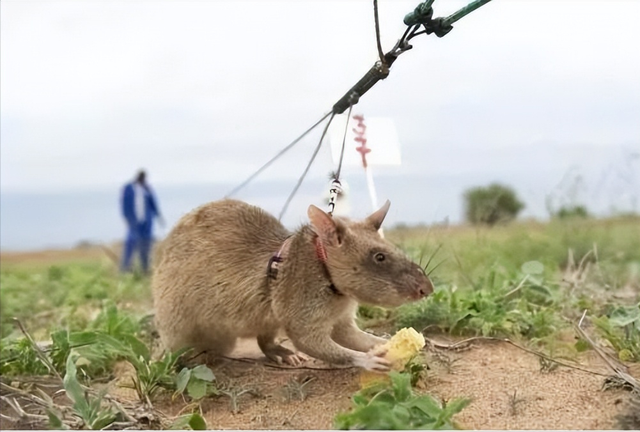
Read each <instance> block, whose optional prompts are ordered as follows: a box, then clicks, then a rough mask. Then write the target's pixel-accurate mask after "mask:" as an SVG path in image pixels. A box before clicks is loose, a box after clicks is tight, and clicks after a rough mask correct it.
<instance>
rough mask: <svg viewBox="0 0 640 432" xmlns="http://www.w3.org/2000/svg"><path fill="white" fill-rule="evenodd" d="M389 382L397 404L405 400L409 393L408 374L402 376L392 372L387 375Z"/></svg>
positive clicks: (409, 380) (409, 382)
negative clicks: (391, 384)
mask: <svg viewBox="0 0 640 432" xmlns="http://www.w3.org/2000/svg"><path fill="white" fill-rule="evenodd" d="M389 377H390V378H391V382H392V383H393V393H394V396H395V398H396V400H397V401H398V402H403V401H405V400H407V399H408V398H409V397H410V396H411V394H412V392H411V376H410V375H409V374H403V373H399V372H395V371H392V372H390V373H389Z"/></svg>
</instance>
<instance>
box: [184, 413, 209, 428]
mask: <svg viewBox="0 0 640 432" xmlns="http://www.w3.org/2000/svg"><path fill="white" fill-rule="evenodd" d="M188 424H189V426H190V427H191V429H193V430H206V429H207V422H206V421H204V418H202V416H201V415H200V414H198V413H193V414H191V418H190V419H189V423H188Z"/></svg>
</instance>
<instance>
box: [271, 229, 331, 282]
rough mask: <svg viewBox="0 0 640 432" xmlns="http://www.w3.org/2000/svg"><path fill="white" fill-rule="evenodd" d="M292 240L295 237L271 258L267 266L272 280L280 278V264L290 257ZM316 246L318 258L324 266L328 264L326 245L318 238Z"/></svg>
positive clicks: (289, 239) (283, 244)
mask: <svg viewBox="0 0 640 432" xmlns="http://www.w3.org/2000/svg"><path fill="white" fill-rule="evenodd" d="M291 239H293V236H291V237H287V239H286V240H285V241H284V242H283V243H282V246H280V249H279V250H278V252H276V253H275V254H274V255H273V256H272V257H271V258H269V264H267V276H268V277H269V278H270V279H276V278H277V277H278V269H279V268H280V263H281V262H282V261H284V259H285V258H286V257H287V255H288V252H289V245H290V243H291ZM314 245H315V249H316V256H317V257H318V259H319V260H320V262H321V263H322V264H326V262H327V250H326V249H325V248H324V245H323V244H322V242H321V241H320V238H319V237H317V236H316V238H315V240H314Z"/></svg>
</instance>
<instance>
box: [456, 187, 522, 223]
mask: <svg viewBox="0 0 640 432" xmlns="http://www.w3.org/2000/svg"><path fill="white" fill-rule="evenodd" d="M464 200H465V217H466V219H467V221H468V222H470V223H472V224H487V225H495V224H496V223H498V222H508V221H510V220H512V219H515V218H516V217H517V216H518V213H519V212H520V211H521V210H522V209H523V208H524V204H523V203H522V202H521V201H520V200H519V199H518V197H517V196H516V193H515V191H514V190H513V189H511V188H510V187H508V186H503V185H501V184H497V183H494V184H491V185H489V186H486V187H476V188H471V189H468V190H467V191H466V192H465V193H464Z"/></svg>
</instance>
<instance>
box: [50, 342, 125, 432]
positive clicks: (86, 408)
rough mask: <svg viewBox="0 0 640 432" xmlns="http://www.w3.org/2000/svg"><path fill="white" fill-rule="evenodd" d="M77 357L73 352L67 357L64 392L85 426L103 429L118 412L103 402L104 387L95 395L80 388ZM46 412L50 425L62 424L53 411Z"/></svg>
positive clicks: (115, 417) (114, 419)
mask: <svg viewBox="0 0 640 432" xmlns="http://www.w3.org/2000/svg"><path fill="white" fill-rule="evenodd" d="M77 358H78V357H77V355H76V354H75V353H72V354H71V355H69V356H68V357H67V364H66V371H67V372H66V374H65V376H64V380H63V383H64V389H65V392H66V394H67V396H68V397H69V399H71V401H72V402H73V411H74V413H75V415H77V416H78V417H79V418H80V419H82V421H83V422H84V424H85V425H86V427H87V428H89V429H94V430H95V429H104V428H106V427H107V426H109V425H110V424H111V423H113V422H115V421H116V420H117V418H118V414H117V412H116V411H114V410H113V408H112V407H111V406H108V405H107V406H105V404H103V400H104V396H105V394H106V389H103V390H101V391H100V392H99V393H98V395H97V396H92V395H91V394H90V393H89V392H88V391H86V390H85V389H83V388H82V386H81V385H80V383H79V382H78V378H77V369H76V363H75V362H76V360H77ZM48 414H49V420H50V423H51V424H52V426H54V427H58V426H60V425H62V424H63V422H62V420H61V419H60V417H58V416H57V415H56V413H55V412H54V411H52V410H50V411H49V413H48Z"/></svg>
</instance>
